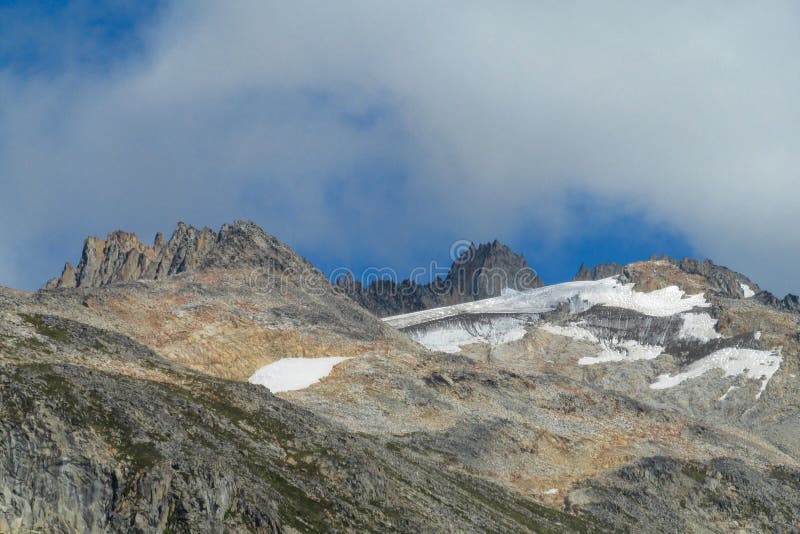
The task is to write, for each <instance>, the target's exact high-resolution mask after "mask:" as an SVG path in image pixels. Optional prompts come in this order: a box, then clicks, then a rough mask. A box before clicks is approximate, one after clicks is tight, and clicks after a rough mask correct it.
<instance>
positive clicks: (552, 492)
mask: <svg viewBox="0 0 800 534" xmlns="http://www.w3.org/2000/svg"><path fill="white" fill-rule="evenodd" d="M557 493H558V488H550V489H549V490H547V491H545V492H544V494H545V495H556V494H557Z"/></svg>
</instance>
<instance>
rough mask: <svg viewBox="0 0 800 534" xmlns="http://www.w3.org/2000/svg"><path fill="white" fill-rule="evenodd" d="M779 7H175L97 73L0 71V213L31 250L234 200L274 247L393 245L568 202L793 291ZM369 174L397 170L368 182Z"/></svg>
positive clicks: (799, 161) (564, 228)
mask: <svg viewBox="0 0 800 534" xmlns="http://www.w3.org/2000/svg"><path fill="white" fill-rule="evenodd" d="M798 15H800V13H798V7H797V5H796V4H794V3H791V2H786V3H780V2H775V3H770V4H769V5H763V4H762V5H759V4H754V3H730V2H719V3H714V2H709V3H706V4H704V5H703V6H700V5H698V4H695V3H692V4H690V3H673V4H669V5H664V6H662V7H660V8H659V9H654V8H653V7H652V6H647V7H645V6H643V5H641V4H640V3H636V2H630V3H615V4H604V5H600V4H593V3H586V4H584V5H580V6H576V5H573V6H567V5H564V4H560V3H549V4H541V3H537V4H532V3H527V2H494V3H477V2H466V3H465V2H458V3H456V2H439V3H436V4H433V5H431V4H430V3H423V2H413V1H410V2H403V3H399V2H398V3H395V4H391V5H390V4H389V3H377V2H337V3H320V2H290V3H288V2H244V1H242V2H224V3H223V2H212V1H207V2H200V1H192V2H188V1H187V2H178V3H176V4H175V5H174V6H173V7H172V8H171V9H170V10H169V11H168V12H167V13H166V15H165V16H164V18H163V19H162V20H161V23H160V25H159V26H158V27H156V28H154V29H153V30H152V31H151V32H149V33H147V34H146V35H145V37H146V39H147V47H146V51H145V54H144V56H143V57H142V58H138V57H137V59H136V61H132V62H129V63H127V64H125V65H121V66H119V67H118V68H117V69H114V70H112V72H111V74H110V75H103V76H100V75H98V74H93V75H91V76H87V75H85V74H84V73H81V72H80V70H79V68H78V67H76V68H75V69H72V70H68V71H67V72H65V73H64V74H63V75H60V76H57V77H55V78H54V79H53V78H48V79H45V78H33V79H30V78H28V79H19V77H17V76H16V75H14V74H12V73H9V72H6V73H3V74H0V98H2V101H3V102H10V103H12V104H13V105H11V106H8V107H7V108H5V109H4V111H3V113H2V115H0V139H1V140H2V141H1V142H0V175H1V176H3V177H4V178H3V191H4V193H5V192H8V193H7V194H6V195H5V198H4V200H6V201H7V203H4V205H3V206H2V208H3V213H2V214H0V218H3V219H5V222H7V223H8V222H10V221H17V222H18V223H20V224H19V226H20V227H21V228H22V230H21V233H20V236H22V237H24V238H26V239H28V238H34V237H36V236H38V235H40V234H42V233H44V232H47V231H48V228H51V227H53V226H54V225H57V226H58V225H61V226H73V227H74V226H79V227H80V230H81V231H82V233H89V232H98V231H102V229H111V228H116V227H118V226H124V227H128V228H132V229H135V230H146V231H148V232H151V231H154V230H155V229H159V228H169V227H170V226H171V225H172V224H173V223H174V221H175V220H176V219H178V218H185V219H188V220H190V221H191V222H195V223H199V224H218V223H219V222H221V221H223V220H226V219H232V218H235V217H238V216H242V215H243V214H242V213H241V212H242V210H243V208H242V206H243V205H245V206H250V208H249V209H250V210H251V212H255V213H256V214H257V217H256V218H257V219H258V220H259V222H261V223H262V224H264V225H265V227H267V229H268V230H270V231H272V232H274V233H276V234H277V235H279V236H280V237H283V238H286V239H289V240H290V241H292V242H293V243H298V244H305V245H313V246H328V247H332V248H335V247H345V246H352V245H353V242H354V240H353V235H354V234H355V233H358V232H361V233H360V234H359V235H360V236H361V235H364V234H365V233H366V234H368V235H367V236H366V237H365V239H366V241H367V242H366V245H367V246H372V247H380V246H383V247H386V246H392V247H397V246H398V243H397V240H398V239H400V240H403V239H411V238H418V237H419V236H420V235H422V234H424V233H426V232H429V231H430V228H432V227H435V228H437V231H440V232H447V233H450V234H453V233H455V234H457V235H460V236H463V235H470V236H472V235H476V236H487V237H488V236H491V235H493V234H496V233H498V232H500V231H505V232H508V231H514V230H516V231H525V228H527V226H526V225H530V224H531V223H536V224H538V225H539V230H538V231H540V232H541V231H548V230H549V231H552V232H559V233H564V232H569V231H571V229H573V228H575V227H576V226H580V225H581V224H585V221H573V220H571V218H570V217H571V215H570V210H569V209H568V199H569V196H570V195H571V194H573V193H574V192H576V191H578V192H581V193H582V194H586V195H589V196H596V197H598V198H602V199H603V201H604V202H610V203H611V205H613V206H615V207H616V208H615V209H618V210H619V211H620V212H622V213H628V212H644V213H646V214H648V216H649V217H651V218H652V219H653V220H654V221H665V222H667V223H668V224H669V225H671V226H672V227H673V228H676V229H677V230H679V231H681V232H683V233H685V234H686V235H687V236H688V237H689V238H690V239H691V240H692V243H693V245H694V246H695V247H696V248H697V250H700V251H702V252H704V253H706V254H707V255H709V256H710V257H713V258H714V259H715V260H717V261H719V262H721V263H727V264H730V266H732V267H735V268H738V269H740V270H743V271H745V272H746V273H747V274H748V275H751V276H752V277H753V278H755V279H756V280H759V281H761V282H763V284H764V285H766V286H767V287H769V288H770V289H774V290H776V291H778V292H781V291H786V290H790V289H794V290H797V289H798V288H797V287H796V281H795V279H794V278H792V277H793V276H794V272H793V271H794V269H793V268H791V267H790V266H791V265H792V264H796V262H797V261H798V260H800V253H798V250H800V232H796V231H793V228H794V226H795V220H796V214H797V201H796V199H797V198H799V197H800V180H798V179H797V178H798V175H797V169H799V168H800V106H798V104H797V100H796V95H797V94H800V78H798V76H797V72H798V66H799V65H798V64H797V57H798V56H799V55H800V54H799V53H800V37H799V36H798V34H797V32H796V26H795V24H794V21H796V20H797V16H798ZM370 162H374V163H375V164H376V168H386V167H391V166H394V167H396V168H399V169H401V170H402V171H403V172H404V174H405V175H406V176H405V177H404V178H403V179H402V180H393V181H392V182H391V183H390V184H388V185H387V184H386V183H381V182H380V180H381V177H380V176H375V178H374V180H373V179H371V178H369V177H366V176H364V174H365V173H364V171H363V169H364V167H365V165H366V167H367V168H370V167H369V163H370ZM357 170H358V171H359V172H356V171H357ZM353 176H358V177H357V178H353ZM337 194H340V195H341V198H338V199H335V200H334V198H333V197H335V196H336V195H337ZM376 205H377V206H381V207H382V209H379V210H376V209H375V208H374V206H376ZM245 215H247V214H245ZM365 229H369V231H367V232H365ZM387 235H392V236H393V237H394V239H391V240H390V239H387V237H386V236H387ZM559 235H560V234H559ZM22 237H20V239H21V238H22ZM610 238H613V235H612V236H610ZM348 243H349V245H348ZM387 243H390V244H389V245H387ZM357 244H358V245H360V246H363V245H365V243H364V242H363V241H361V242H358V243H357ZM767 260H768V261H767Z"/></svg>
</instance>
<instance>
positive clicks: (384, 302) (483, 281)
mask: <svg viewBox="0 0 800 534" xmlns="http://www.w3.org/2000/svg"><path fill="white" fill-rule="evenodd" d="M541 286H542V281H541V279H540V278H539V276H538V275H537V274H536V272H535V271H533V269H531V268H530V266H529V265H528V262H527V261H526V260H525V258H524V257H523V256H521V255H519V254H516V253H515V252H514V251H512V250H511V249H510V248H508V247H507V246H506V245H503V244H502V243H500V242H498V241H494V242H492V243H485V244H482V245H480V246H477V247H476V246H475V245H474V244H471V245H470V247H469V248H467V249H466V250H464V251H463V252H462V253H461V255H460V256H459V257H458V258H457V259H456V260H455V261H454V262H453V264H452V266H451V267H450V271H449V272H448V274H447V276H446V277H445V278H444V279H437V280H435V281H434V282H432V283H430V284H417V283H415V282H413V281H410V280H405V281H403V282H400V283H397V282H395V281H392V280H377V281H374V282H372V283H371V284H369V285H368V286H367V287H363V286H362V284H361V283H359V282H358V281H355V280H353V279H352V277H350V276H349V275H348V276H342V277H340V278H339V279H338V280H337V281H336V287H337V288H338V289H339V290H340V291H342V292H343V293H344V294H346V295H347V296H349V297H350V298H352V299H353V300H355V301H356V302H358V303H359V304H361V305H362V306H364V307H365V308H367V309H368V310H370V311H371V312H372V313H374V314H375V315H378V316H379V317H385V316H389V315H397V314H401V313H409V312H413V311H419V310H426V309H429V308H436V307H439V306H447V305H450V304H458V303H461V302H470V301H473V300H480V299H485V298H490V297H496V296H499V295H500V294H501V292H502V291H503V290H504V289H506V288H509V289H513V290H516V291H523V290H526V289H534V288H537V287H541Z"/></svg>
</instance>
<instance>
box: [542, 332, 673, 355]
mask: <svg viewBox="0 0 800 534" xmlns="http://www.w3.org/2000/svg"><path fill="white" fill-rule="evenodd" d="M540 328H541V329H542V330H544V331H545V332H550V333H551V334H556V335H559V336H565V337H569V338H572V339H575V340H578V341H588V342H590V343H597V344H599V345H600V352H599V354H597V355H596V356H585V357H583V358H581V359H580V360H578V365H594V364H597V363H605V362H621V361H629V362H630V361H635V360H652V359H654V358H658V357H659V356H660V355H661V354H662V353H663V352H664V347H659V346H657V345H642V344H641V343H638V342H637V341H633V340H627V341H619V340H617V339H612V340H600V339H598V338H597V336H595V335H594V334H592V333H591V332H590V331H588V330H586V329H585V328H582V327H580V326H578V325H577V324H571V325H568V326H558V325H554V324H547V323H546V324H543V325H542V326H541V327H540Z"/></svg>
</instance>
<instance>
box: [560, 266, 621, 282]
mask: <svg viewBox="0 0 800 534" xmlns="http://www.w3.org/2000/svg"><path fill="white" fill-rule="evenodd" d="M622 270H623V266H622V265H620V264H619V263H615V262H611V263H600V264H598V265H596V266H595V267H592V268H591V269H589V268H588V267H586V264H585V263H581V267H580V269H578V272H577V274H576V275H575V277H574V278H573V279H572V280H573V281H574V282H581V281H591V280H602V279H603V278H608V277H610V276H617V275H619V274H622Z"/></svg>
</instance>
